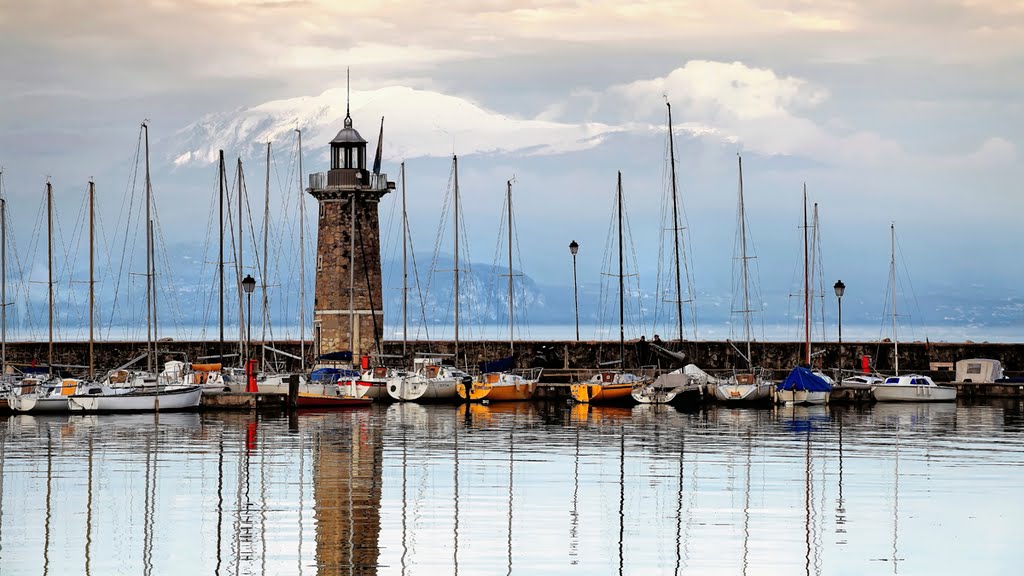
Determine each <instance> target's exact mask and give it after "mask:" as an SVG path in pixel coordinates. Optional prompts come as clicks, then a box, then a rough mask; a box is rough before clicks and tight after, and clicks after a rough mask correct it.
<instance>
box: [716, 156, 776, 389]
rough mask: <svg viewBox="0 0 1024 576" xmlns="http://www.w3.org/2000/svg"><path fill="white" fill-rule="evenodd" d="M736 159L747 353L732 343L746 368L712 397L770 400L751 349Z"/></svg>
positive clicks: (743, 222) (744, 233) (744, 217)
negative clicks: (752, 357)
mask: <svg viewBox="0 0 1024 576" xmlns="http://www.w3.org/2000/svg"><path fill="white" fill-rule="evenodd" d="M737 160H738V162H739V203H738V210H739V214H738V215H739V227H740V229H739V232H740V259H741V260H742V262H743V326H744V332H743V334H744V340H745V341H746V354H744V353H743V352H742V351H740V350H739V349H738V348H736V347H735V346H733V348H735V349H736V351H737V352H739V353H740V355H741V356H743V359H744V360H745V361H746V363H747V371H746V372H744V373H740V374H735V375H733V376H732V377H730V378H729V379H728V380H726V381H725V382H720V383H718V384H717V385H716V386H715V387H714V388H715V399H716V400H718V401H720V402H726V403H733V402H767V401H770V400H771V396H772V383H771V382H768V381H767V380H765V379H764V378H763V377H762V375H761V374H760V373H759V372H758V371H755V370H754V365H753V361H752V359H751V352H750V311H751V310H750V283H749V275H748V273H747V272H748V271H747V261H748V260H750V258H751V257H749V256H747V215H746V212H745V209H744V204H743V158H742V157H737Z"/></svg>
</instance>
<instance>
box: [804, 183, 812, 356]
mask: <svg viewBox="0 0 1024 576" xmlns="http://www.w3.org/2000/svg"><path fill="white" fill-rule="evenodd" d="M809 268H810V262H809V261H808V252H807V183H806V182H805V183H804V364H806V365H807V367H808V368H810V367H811V292H810V271H809Z"/></svg>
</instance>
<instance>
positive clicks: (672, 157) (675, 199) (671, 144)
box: [665, 102, 683, 341]
mask: <svg viewBox="0 0 1024 576" xmlns="http://www.w3.org/2000/svg"><path fill="white" fill-rule="evenodd" d="M665 106H667V107H668V156H669V166H670V167H671V170H672V240H673V250H674V254H675V261H676V320H677V322H678V325H679V340H680V341H682V340H683V283H682V277H681V274H680V271H679V232H680V226H679V191H678V189H677V188H676V146H675V135H674V133H673V132H672V104H671V103H669V102H666V103H665Z"/></svg>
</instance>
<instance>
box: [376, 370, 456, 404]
mask: <svg viewBox="0 0 1024 576" xmlns="http://www.w3.org/2000/svg"><path fill="white" fill-rule="evenodd" d="M457 383H458V380H456V379H455V378H437V379H426V378H423V377H421V376H409V377H406V378H395V379H393V380H391V381H390V382H388V387H387V391H388V394H389V395H390V396H391V398H393V399H395V400H397V401H398V402H451V401H453V400H455V399H457V398H458V397H459V392H458V387H457V386H456V385H457Z"/></svg>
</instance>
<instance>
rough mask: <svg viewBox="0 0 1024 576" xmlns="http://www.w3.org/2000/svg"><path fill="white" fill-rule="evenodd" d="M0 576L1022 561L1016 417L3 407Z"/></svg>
mask: <svg viewBox="0 0 1024 576" xmlns="http://www.w3.org/2000/svg"><path fill="white" fill-rule="evenodd" d="M0 450H2V453H3V458H2V460H0V573H2V574H4V575H5V576H6V575H21V574H43V575H48V574H126V575H127V574H131V575H137V574H146V575H150V574H225V575H226V574H580V575H590V574H683V573H692V574H751V575H752V574H829V575H833V574H851V575H859V574H904V575H908V574H963V573H970V574H972V576H982V575H987V574H993V575H995V574H1007V573H1015V572H1016V571H1017V570H1019V558H1020V553H1019V550H1020V534H1019V526H1020V521H1021V518H1022V517H1024V493H1022V491H1021V486H1022V484H1021V478H1022V476H1024V403H1022V402H1021V401H1019V400H1010V401H992V402H989V403H985V404H972V405H967V404H964V403H944V404H938V403H935V404H916V405H915V404H875V405H873V406H870V407H846V406H827V407H825V406H822V407H795V408H794V407H786V408H778V409H751V408H723V407H715V406H711V407H708V408H706V409H702V410H694V411H681V410H678V409H676V408H674V407H670V406H651V405H647V406H637V407H633V408H612V407H600V406H587V405H567V404H563V403H549V404H545V403H532V404H531V403H509V404H497V403H494V404H490V405H472V406H444V405H440V406H420V405H414V404H402V405H391V406H386V405H380V406H372V407H370V408H367V409H358V410H350V411H336V412H309V413H299V414H295V415H291V416H288V415H281V416H277V415H266V414H258V415H257V414H250V413H198V414H197V413H187V414H159V415H157V416H153V415H127V416H125V415H98V416H67V415H64V416H47V417H43V416H28V415H16V416H0Z"/></svg>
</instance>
